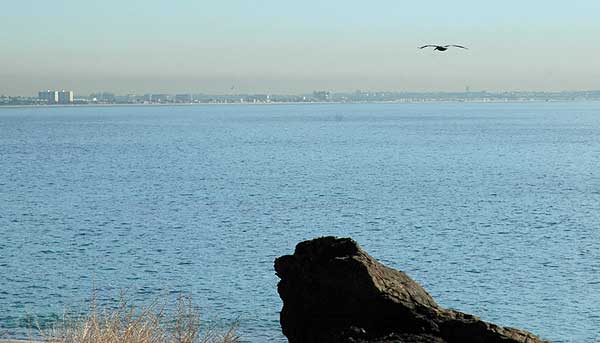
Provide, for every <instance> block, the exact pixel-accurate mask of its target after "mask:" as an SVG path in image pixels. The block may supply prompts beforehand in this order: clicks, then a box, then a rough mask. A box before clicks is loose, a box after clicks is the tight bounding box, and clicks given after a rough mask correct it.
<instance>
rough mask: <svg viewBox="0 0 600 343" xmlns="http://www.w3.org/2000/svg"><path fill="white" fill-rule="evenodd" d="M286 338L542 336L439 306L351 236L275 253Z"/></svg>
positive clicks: (430, 340) (330, 341)
mask: <svg viewBox="0 0 600 343" xmlns="http://www.w3.org/2000/svg"><path fill="white" fill-rule="evenodd" d="M275 271H276V272H277V275H278V276H279V277H280V278H281V281H280V282H279V284H278V286H277V290H278V292H279V295H280V297H281V299H282V300H283V309H282V310H281V318H280V321H281V328H282V330H283V334H284V335H285V336H286V337H287V338H288V341H289V342H290V343H346V342H364V343H367V342H368V343H384V342H385V343H392V342H394V343H525V342H527V343H541V342H545V341H542V340H541V339H540V338H538V337H536V336H534V335H533V334H531V333H529V332H526V331H522V330H517V329H512V328H505V327H500V326H497V325H494V324H491V323H487V322H484V321H482V320H480V319H479V318H477V317H475V316H472V315H469V314H465V313H462V312H458V311H453V310H447V309H444V308H442V307H440V306H438V305H437V304H436V303H435V301H434V300H433V298H432V297H431V296H430V295H429V294H428V293H427V292H426V291H425V290H424V289H423V287H421V286H420V285H419V284H417V283H416V282H415V281H413V280H412V279H411V278H410V277H408V275H406V274H405V273H403V272H401V271H397V270H394V269H391V268H388V267H386V266H384V265H382V264H381V263H379V262H377V261H376V260H375V259H374V258H373V257H371V256H369V255H368V254H367V253H366V252H365V251H363V250H362V249H361V248H360V246H359V245H358V244H357V243H356V242H355V241H353V240H352V239H349V238H335V237H322V238H317V239H313V240H310V241H305V242H301V243H300V244H298V245H297V246H296V250H295V252H294V254H293V255H286V256H282V257H279V258H277V259H276V260H275Z"/></svg>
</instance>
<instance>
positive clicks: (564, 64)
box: [0, 0, 600, 95]
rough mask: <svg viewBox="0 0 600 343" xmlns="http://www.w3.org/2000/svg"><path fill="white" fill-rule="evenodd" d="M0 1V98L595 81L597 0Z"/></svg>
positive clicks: (576, 85) (560, 85)
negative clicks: (50, 92) (69, 92)
mask: <svg viewBox="0 0 600 343" xmlns="http://www.w3.org/2000/svg"><path fill="white" fill-rule="evenodd" d="M0 4H1V6H0V44H1V46H0V94H11V95H12V94H14V95H16V94H24V95H28V94H34V93H36V92H37V91H38V90H39V89H46V88H66V89H73V90H74V91H75V92H76V93H79V94H88V93H89V92H92V91H97V90H112V91H115V92H118V93H129V92H130V93H144V92H206V93H227V92H229V89H230V87H231V86H233V85H235V87H236V90H237V91H239V92H265V93H296V92H304V91H312V90H313V89H330V90H339V91H344V90H356V89H363V90H398V91H404V90H417V91H423V90H464V89H465V87H466V86H470V88H471V90H482V89H485V90H490V91H493V90H529V89H532V90H571V89H600V44H599V43H600V38H599V37H600V20H599V19H598V18H599V15H600V1H598V0H571V1H547V0H546V1H537V0H530V1H526V0H503V1H493V2H492V1H483V0H478V1H475V0H454V1H427V0H420V1H401V0H380V1H375V0H373V1H364V0H363V1H352V0H344V1H342V0H329V1H323V0H322V1H316V0H315V1H313V0H308V1H307V0H305V1H285V0H277V1H275V0H262V1H261V0H255V1H241V0H240V1H236V0H218V1H216V0H215V1H208V0H173V1H158V0H145V1H137V0H118V1H117V0H103V1H86V0H83V1H82V0H77V1H76V0H52V1H47V0H19V1H9V0H0ZM428 43H433V44H435V43H439V44H443V43H446V44H451V43H454V44H464V45H467V46H469V47H470V48H471V49H470V50H468V51H464V50H451V51H447V52H445V53H439V52H435V53H434V52H433V51H431V50H418V49H417V47H418V46H419V45H422V44H428Z"/></svg>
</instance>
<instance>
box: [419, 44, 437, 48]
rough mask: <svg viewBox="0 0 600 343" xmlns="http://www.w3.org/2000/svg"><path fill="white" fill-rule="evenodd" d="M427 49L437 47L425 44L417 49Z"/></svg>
mask: <svg viewBox="0 0 600 343" xmlns="http://www.w3.org/2000/svg"><path fill="white" fill-rule="evenodd" d="M428 47H433V48H436V47H437V45H431V44H427V45H423V46H420V47H419V49H423V48H428Z"/></svg>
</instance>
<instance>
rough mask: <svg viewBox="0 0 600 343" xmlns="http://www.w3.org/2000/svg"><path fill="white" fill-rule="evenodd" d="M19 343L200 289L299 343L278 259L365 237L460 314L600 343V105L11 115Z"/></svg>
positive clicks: (1, 184)
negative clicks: (315, 241)
mask: <svg viewBox="0 0 600 343" xmlns="http://www.w3.org/2000/svg"><path fill="white" fill-rule="evenodd" d="M0 234H1V236H0V338H2V337H4V338H10V337H12V338H15V337H26V336H27V322H28V320H29V319H30V318H33V317H35V318H37V319H38V320H41V321H44V320H52V319H53V318H56V317H57V316H60V315H61V314H62V312H63V310H64V309H65V306H66V307H69V308H71V307H81V306H82V304H85V303H86V302H87V301H89V299H90V298H91V297H92V295H93V294H95V297H96V298H97V301H99V302H102V303H105V304H114V303H115V301H116V300H117V299H118V298H119V293H120V292H122V291H123V292H125V293H126V295H127V297H128V299H129V300H131V301H133V302H142V303H144V302H149V301H152V300H154V299H156V298H164V297H167V298H169V297H171V296H175V294H177V293H178V292H188V293H191V294H193V296H194V299H195V301H196V303H197V304H198V306H199V307H200V308H201V309H202V312H203V314H204V318H207V320H222V321H224V322H228V321H233V320H239V322H240V334H241V335H242V337H243V338H244V340H245V341H246V342H252V343H262V342H285V338H284V337H283V336H282V335H281V333H280V328H279V323H278V316H279V310H280V308H281V301H280V300H279V297H278V295H277V291H276V284H277V280H278V279H277V277H276V276H275V275H274V271H273V260H274V259H275V257H277V256H280V255H283V254H288V253H291V252H292V251H293V248H294V246H295V244H296V243H298V242H299V241H301V240H305V239H309V238H313V237H317V236H322V235H338V236H350V237H353V238H354V239H356V240H357V241H358V242H359V243H360V244H361V245H362V246H363V247H364V248H365V249H366V250H367V251H368V252H369V253H370V254H371V255H373V256H374V257H376V258H378V259H379V260H380V261H382V262H384V263H386V264H387V265H389V266H391V267H394V268H397V269H400V270H403V271H406V272H407V273H408V274H409V275H411V276H412V277H413V278H414V279H416V280H417V281H418V282H420V283H421V284H422V285H424V286H425V288H426V289H427V290H428V291H429V292H430V293H431V294H432V295H433V297H434V298H435V299H436V300H437V301H438V303H440V304H441V305H443V306H445V307H449V308H455V309H459V310H462V311H466V312H470V313H474V314H477V315H479V316H481V317H482V318H483V319H485V320H489V321H493V322H497V323H499V324H502V325H508V326H513V327H518V328H524V329H528V330H531V331H533V332H534V333H536V334H538V335H540V336H542V337H543V338H546V339H549V340H554V341H557V342H578V343H579V342H585V343H589V342H598V341H600V103H597V102H596V103H592V102H589V103H520V104H510V103H506V104H505V103H502V104H458V103H455V104H446V103H442V104H352V105H350V104H348V105H345V104H327V105H270V106H242V105H237V106H236V105H231V106H228V105H222V106H210V105H207V106H179V107H175V106H174V107H159V106H151V107H141V106H140V107H55V108H4V109H0Z"/></svg>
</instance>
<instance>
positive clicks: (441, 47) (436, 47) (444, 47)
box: [419, 44, 469, 51]
mask: <svg viewBox="0 0 600 343" xmlns="http://www.w3.org/2000/svg"><path fill="white" fill-rule="evenodd" d="M451 46H453V47H456V48H461V49H467V50H468V49H469V48H467V47H465V46H462V45H456V44H449V45H432V44H427V45H423V46H420V47H419V49H423V48H429V47H432V48H433V50H437V51H446V50H448V48H449V47H451Z"/></svg>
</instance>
